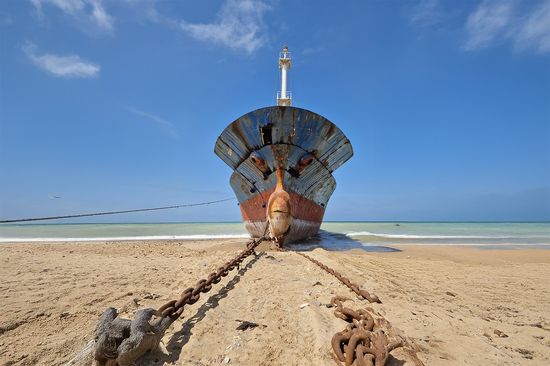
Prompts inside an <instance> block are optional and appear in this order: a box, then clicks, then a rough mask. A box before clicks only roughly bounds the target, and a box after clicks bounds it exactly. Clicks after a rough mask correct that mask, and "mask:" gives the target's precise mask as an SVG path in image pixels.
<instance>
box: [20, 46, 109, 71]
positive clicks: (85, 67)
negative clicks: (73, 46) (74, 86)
mask: <svg viewBox="0 0 550 366" xmlns="http://www.w3.org/2000/svg"><path fill="white" fill-rule="evenodd" d="M23 51H24V52H25V54H26V55H27V57H28V58H29V59H30V60H31V61H32V62H33V63H34V64H35V65H36V66H37V67H38V68H40V69H42V70H45V71H47V72H49V73H51V74H53V75H55V76H59V77H65V78H91V77H95V76H97V75H98V74H99V71H100V69H101V67H100V66H99V65H96V64H94V63H91V62H89V61H86V60H83V59H81V58H80V57H79V56H76V55H67V56H57V55H52V54H49V53H44V54H38V53H37V52H36V45H34V44H33V43H31V42H27V43H26V44H25V45H24V46H23Z"/></svg>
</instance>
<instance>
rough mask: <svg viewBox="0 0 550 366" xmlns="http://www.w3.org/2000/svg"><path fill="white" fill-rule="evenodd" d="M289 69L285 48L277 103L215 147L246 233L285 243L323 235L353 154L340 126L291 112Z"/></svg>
mask: <svg viewBox="0 0 550 366" xmlns="http://www.w3.org/2000/svg"><path fill="white" fill-rule="evenodd" d="M291 65H292V57H291V54H290V52H289V51H288V47H286V46H285V47H284V48H283V50H282V52H280V54H279V70H280V73H281V90H280V91H278V92H277V96H276V100H277V105H276V106H270V107H265V108H260V109H256V110H254V111H251V112H249V113H247V114H245V115H243V116H241V117H239V118H237V119H236V120H235V121H234V122H232V123H231V124H229V126H227V127H226V128H225V130H224V131H223V132H222V134H221V135H220V136H219V137H218V139H217V141H216V146H215V149H214V152H215V153H216V155H218V156H219V157H220V158H221V159H222V160H223V161H224V162H225V163H226V164H227V165H229V166H230V167H231V168H232V169H233V174H232V175H231V178H230V184H231V188H232V189H233V191H234V192H235V195H236V196H237V199H238V201H239V207H240V209H241V214H242V218H243V222H244V225H245V227H246V230H247V231H248V232H249V233H250V235H251V236H252V237H255V238H257V237H262V236H266V235H267V236H269V237H270V238H271V239H272V240H273V241H275V242H276V243H278V244H279V245H283V244H285V243H293V242H298V241H300V240H303V239H306V238H308V237H311V236H314V235H315V234H317V232H318V231H319V228H320V226H321V223H322V222H323V216H324V214H325V210H326V208H327V205H328V201H329V199H330V196H331V195H332V193H333V192H334V189H335V188H336V181H335V179H334V177H333V175H332V173H333V172H334V171H335V170H336V169H338V167H340V166H341V165H342V164H344V163H345V162H346V161H347V160H348V159H350V158H351V157H352V156H353V148H352V146H351V143H350V141H349V140H348V138H347V137H346V136H345V135H344V134H343V133H342V131H340V129H339V128H338V127H337V126H336V125H335V124H334V123H332V122H330V121H329V120H328V119H326V118H324V117H323V116H321V115H319V114H317V113H314V112H312V111H309V110H306V109H302V108H297V107H294V106H292V93H291V92H290V91H288V90H287V77H288V72H289V70H290V68H291Z"/></svg>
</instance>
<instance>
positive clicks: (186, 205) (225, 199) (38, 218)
mask: <svg viewBox="0 0 550 366" xmlns="http://www.w3.org/2000/svg"><path fill="white" fill-rule="evenodd" d="M235 199H236V198H234V197H232V198H224V199H221V200H216V201H207V202H199V203H188V204H182V205H173V206H162V207H152V208H137V209H133V210H121V211H105V212H92V213H82V214H74V215H63V216H46V217H31V218H24V219H9V220H0V224H7V223H14V222H28V221H42V220H58V219H71V218H75V217H90V216H104V215H116V214H123V213H131V212H145V211H159V210H169V209H175V208H183V207H195V206H207V205H212V204H215V203H220V202H226V201H232V200H235Z"/></svg>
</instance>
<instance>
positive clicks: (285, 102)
mask: <svg viewBox="0 0 550 366" xmlns="http://www.w3.org/2000/svg"><path fill="white" fill-rule="evenodd" d="M291 61H292V59H291V57H290V52H288V47H287V46H284V47H283V51H282V52H281V53H280V54H279V69H280V70H281V91H278V92H277V105H279V106H290V105H292V92H290V91H288V90H286V79H287V77H286V75H287V72H288V70H289V69H290V65H291Z"/></svg>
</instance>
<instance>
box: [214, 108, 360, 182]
mask: <svg viewBox="0 0 550 366" xmlns="http://www.w3.org/2000/svg"><path fill="white" fill-rule="evenodd" d="M271 144H290V145H294V146H299V147H301V148H302V149H303V150H304V151H307V152H310V153H312V154H313V155H315V156H316V157H317V159H318V160H319V161H320V162H321V163H322V164H323V165H324V166H325V167H326V168H327V169H329V170H330V171H331V172H332V171H334V170H335V169H336V168H338V167H339V166H340V165H341V164H343V163H344V162H345V161H346V160H347V159H349V158H350V157H351V156H352V155H353V150H352V147H351V144H350V143H349V140H348V139H347V137H346V136H345V135H344V134H343V133H342V131H340V129H339V128H338V127H336V125H334V124H333V123H332V122H330V121H329V120H327V119H326V118H324V117H323V116H320V115H318V114H316V113H313V112H311V111H308V110H305V109H301V108H296V107H279V106H276V107H267V108H262V109H258V110H255V111H252V112H250V113H247V114H245V115H244V116H242V117H240V118H238V119H237V120H235V121H234V122H233V123H231V124H230V125H229V126H228V127H227V128H226V129H225V130H224V131H223V132H222V134H221V135H220V137H219V138H218V141H217V142H216V147H215V150H214V151H215V153H216V154H217V155H218V156H219V157H220V158H221V159H222V160H224V161H225V162H226V163H227V164H228V165H229V166H231V167H232V168H233V169H236V168H237V167H238V166H239V165H240V164H241V163H242V162H243V161H244V160H245V159H246V158H248V156H249V155H250V153H251V152H252V151H255V150H259V149H260V148H262V147H263V146H267V145H271ZM342 149H343V150H342ZM337 151H340V152H339V153H338V155H337V156H335V157H332V154H334V153H335V152H337Z"/></svg>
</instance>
